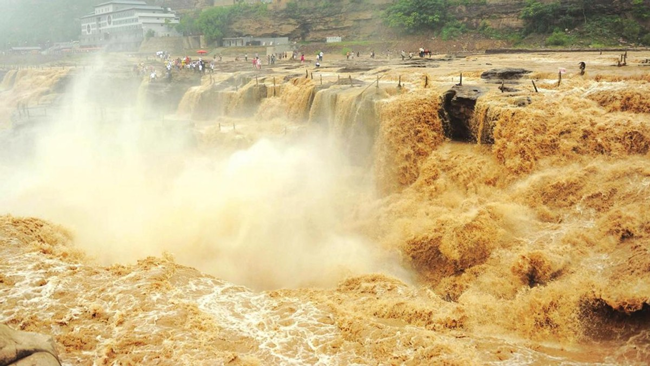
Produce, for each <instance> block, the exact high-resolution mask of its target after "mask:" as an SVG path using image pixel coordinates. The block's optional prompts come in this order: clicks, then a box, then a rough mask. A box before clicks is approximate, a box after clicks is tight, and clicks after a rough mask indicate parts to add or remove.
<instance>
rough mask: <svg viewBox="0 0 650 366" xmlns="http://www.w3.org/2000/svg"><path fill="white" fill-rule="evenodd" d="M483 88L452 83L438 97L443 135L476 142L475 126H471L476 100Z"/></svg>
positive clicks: (453, 138)
mask: <svg viewBox="0 0 650 366" xmlns="http://www.w3.org/2000/svg"><path fill="white" fill-rule="evenodd" d="M484 93H485V89H483V88H481V87H478V86H471V85H454V86H453V87H452V88H451V89H449V90H447V91H446V92H445V93H444V94H442V96H441V97H440V99H441V101H440V102H441V103H440V111H439V112H438V114H439V117H440V120H441V121H442V126H443V128H444V131H445V136H446V137H447V138H450V139H452V140H454V141H465V142H476V139H477V136H476V133H475V132H474V131H476V128H473V126H471V123H472V121H473V120H474V119H473V118H472V117H473V116H474V108H475V107H476V100H477V99H478V98H479V97H480V96H481V95H483V94H484Z"/></svg>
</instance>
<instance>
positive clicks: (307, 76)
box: [305, 69, 309, 79]
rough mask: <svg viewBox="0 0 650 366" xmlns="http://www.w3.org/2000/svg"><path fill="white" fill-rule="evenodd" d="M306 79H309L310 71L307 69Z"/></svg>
mask: <svg viewBox="0 0 650 366" xmlns="http://www.w3.org/2000/svg"><path fill="white" fill-rule="evenodd" d="M305 79H309V71H308V70H307V69H305Z"/></svg>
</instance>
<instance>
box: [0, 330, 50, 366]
mask: <svg viewBox="0 0 650 366" xmlns="http://www.w3.org/2000/svg"><path fill="white" fill-rule="evenodd" d="M0 365H3V366H4V365H7V366H36V365H37V366H60V365H61V363H60V362H59V359H58V355H57V353H56V349H55V346H54V340H53V339H52V337H49V336H46V335H42V334H37V333H30V332H21V331H17V330H13V329H11V328H9V327H8V326H6V325H4V324H0Z"/></svg>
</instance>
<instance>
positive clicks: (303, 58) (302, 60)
mask: <svg viewBox="0 0 650 366" xmlns="http://www.w3.org/2000/svg"><path fill="white" fill-rule="evenodd" d="M300 63H301V64H304V63H305V54H304V53H303V54H301V55H300Z"/></svg>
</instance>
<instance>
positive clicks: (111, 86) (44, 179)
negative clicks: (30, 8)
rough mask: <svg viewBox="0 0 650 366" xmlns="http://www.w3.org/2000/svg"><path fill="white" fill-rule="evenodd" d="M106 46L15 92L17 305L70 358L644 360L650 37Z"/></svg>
mask: <svg viewBox="0 0 650 366" xmlns="http://www.w3.org/2000/svg"><path fill="white" fill-rule="evenodd" d="M105 57H106V58H108V59H105V60H102V59H98V60H96V62H97V64H96V65H95V66H94V67H88V68H84V69H74V68H61V67H57V68H43V69H23V70H19V71H17V70H9V71H7V72H6V73H5V75H4V79H3V81H2V85H1V91H0V96H1V97H0V118H1V119H0V177H2V179H0V210H1V211H0V215H3V216H0V255H1V256H2V259H3V260H2V261H1V262H0V305H1V306H0V321H1V322H2V323H4V324H6V325H8V326H10V327H12V328H15V329H20V330H26V331H32V332H38V333H44V334H48V335H52V336H53V338H54V340H55V341H56V343H57V347H58V352H59V356H60V358H61V361H62V363H63V364H64V365H133V364H143V365H148V364H159V365H220V364H228V365H231V364H232V365H354V364H356V365H389V364H390V365H393V364H395V365H398V364H404V365H434V364H441V365H560V364H563V365H587V364H599V365H618V364H625V365H645V364H647V363H648V362H650V210H648V205H649V204H650V160H649V157H650V98H648V95H650V77H648V72H647V70H645V69H643V67H642V66H635V65H634V64H635V62H636V61H635V60H636V58H638V59H639V60H641V59H644V58H648V57H650V54H649V53H648V52H646V53H639V54H638V55H636V56H635V55H630V58H629V60H631V62H630V65H631V66H627V67H622V68H617V67H613V66H611V65H612V63H613V61H612V58H613V55H600V56H594V54H586V55H583V54H578V53H572V54H561V53H558V54H557V55H553V56H548V55H546V56H543V55H535V54H528V55H506V56H499V55H480V56H470V57H467V58H464V59H463V58H461V59H454V58H451V60H450V59H449V58H444V59H442V58H441V59H432V60H430V61H429V62H427V64H426V66H427V67H416V66H422V65H411V66H413V67H411V66H409V64H400V63H399V61H392V63H391V61H385V63H383V64H382V63H380V61H369V62H368V63H367V64H361V63H359V64H357V66H367V67H366V68H362V67H359V71H356V72H351V73H348V72H345V71H342V70H344V69H345V68H346V67H347V71H350V70H351V69H353V68H351V67H349V65H350V64H351V63H353V62H356V61H346V60H344V59H343V60H339V61H332V64H331V65H323V66H322V67H321V68H320V69H312V68H311V66H308V68H307V69H306V70H307V71H306V73H301V72H300V70H303V71H304V69H300V68H299V66H296V65H298V63H296V62H289V61H284V63H282V62H280V63H279V64H278V65H276V66H275V67H273V68H269V69H267V70H263V71H255V72H252V71H242V70H241V68H243V67H244V66H242V67H240V68H239V70H237V69H235V70H233V71H231V72H225V71H226V70H222V69H219V67H218V68H217V71H216V72H215V73H214V74H206V75H203V76H201V75H198V76H197V74H194V73H192V72H191V71H185V70H183V71H180V72H179V71H177V70H174V71H173V74H172V76H173V77H172V80H171V81H170V82H167V81H166V80H162V81H149V80H141V79H140V77H138V76H135V75H134V74H133V72H132V69H131V66H130V65H131V64H132V62H134V61H132V60H125V58H126V56H122V55H115V56H105ZM576 57H584V58H585V59H589V60H591V61H590V62H589V69H588V70H589V72H588V73H586V74H585V75H580V74H579V72H578V70H577V67H575V69H576V70H573V68H571V67H568V69H569V71H568V72H567V73H566V74H565V75H564V76H563V79H562V81H561V83H558V81H557V79H556V77H557V69H558V67H564V66H565V65H573V64H577V61H575V59H576ZM635 57H636V58H635ZM333 58H334V57H333ZM614 59H615V57H614ZM372 62H375V64H373V63H372ZM486 63H489V64H493V65H498V67H513V66H521V65H522V64H525V65H526V66H525V67H526V68H528V69H530V70H531V71H533V72H532V73H528V74H526V75H524V76H522V77H521V78H520V79H517V80H514V81H509V82H508V87H507V88H506V87H505V85H506V84H505V83H502V81H501V80H490V79H486V78H481V73H482V72H483V71H487V70H488V69H490V68H496V67H497V66H485V64H486ZM152 65H153V67H161V68H162V64H156V63H152ZM242 65H243V63H242ZM246 65H247V64H246ZM434 66H435V67H434ZM296 70H298V71H296ZM574 71H575V72H574ZM459 72H462V73H463V78H462V82H461V81H460V80H459V77H458V76H459V75H458V73H459ZM531 81H535V87H536V88H537V89H538V92H535V91H534V90H533V85H532V83H531ZM398 83H399V85H398ZM456 84H461V85H456Z"/></svg>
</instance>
